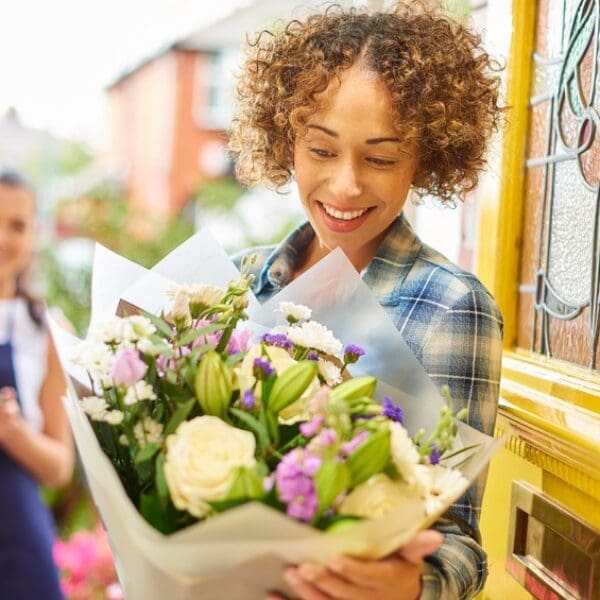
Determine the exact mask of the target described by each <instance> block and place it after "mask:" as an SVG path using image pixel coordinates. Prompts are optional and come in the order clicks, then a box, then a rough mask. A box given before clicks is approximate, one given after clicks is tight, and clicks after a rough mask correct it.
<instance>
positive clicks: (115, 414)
mask: <svg viewBox="0 0 600 600" xmlns="http://www.w3.org/2000/svg"><path fill="white" fill-rule="evenodd" d="M124 418H125V415H124V414H123V413H122V412H121V411H120V410H109V411H108V412H107V413H106V414H105V415H104V418H103V419H102V421H104V422H105V423H108V424H109V425H120V424H121V423H122V422H123V419H124Z"/></svg>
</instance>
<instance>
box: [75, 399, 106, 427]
mask: <svg viewBox="0 0 600 600" xmlns="http://www.w3.org/2000/svg"><path fill="white" fill-rule="evenodd" d="M81 408H83V410H84V412H85V413H86V414H88V415H89V416H90V419H92V420H93V421H103V420H104V416H105V415H106V412H107V411H108V404H107V403H106V400H105V399H104V398H99V397H98V396H87V397H85V398H82V399H81Z"/></svg>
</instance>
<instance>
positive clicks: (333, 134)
mask: <svg viewBox="0 0 600 600" xmlns="http://www.w3.org/2000/svg"><path fill="white" fill-rule="evenodd" d="M306 127H307V128H308V129H318V130H319V131H322V132H323V133H325V134H327V135H329V136H331V137H334V138H339V137H340V135H339V133H337V132H335V131H333V130H332V129H328V128H327V127H323V126H322V125H307V126H306ZM365 141H366V143H367V144H370V145H372V144H381V143H383V142H400V138H397V137H376V138H369V139H368V140H365Z"/></svg>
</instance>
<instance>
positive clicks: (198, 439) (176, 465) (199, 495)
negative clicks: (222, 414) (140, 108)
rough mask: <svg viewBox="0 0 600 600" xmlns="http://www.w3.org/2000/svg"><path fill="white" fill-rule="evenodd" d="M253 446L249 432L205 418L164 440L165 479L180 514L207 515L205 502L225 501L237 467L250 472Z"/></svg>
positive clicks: (178, 430)
mask: <svg viewBox="0 0 600 600" xmlns="http://www.w3.org/2000/svg"><path fill="white" fill-rule="evenodd" d="M255 446H256V442H255V439H254V436H253V435H252V434H251V433H250V432H249V431H244V430H242V429H236V428H235V427H231V425H228V424H227V423H225V422H224V421H222V420H221V419H219V418H218V417H213V416H209V415H205V416H202V417H196V418H194V419H192V420H191V421H185V422H183V423H182V424H181V425H180V426H179V427H178V428H177V431H176V432H175V433H174V434H173V435H170V436H169V437H168V438H167V455H166V459H165V478H166V480H167V486H168V488H169V492H170V494H171V498H172V500H173V504H174V505H175V506H176V507H177V508H178V509H180V510H187V511H188V512H189V513H191V514H192V515H194V516H195V517H198V518H202V517H205V516H206V515H207V514H208V513H209V512H210V506H209V505H208V504H207V501H214V500H223V499H224V498H226V497H227V494H228V492H229V488H230V487H231V483H232V478H233V475H234V473H235V470H236V469H237V468H238V467H248V468H252V467H254V465H255V464H256V460H255V458H254V451H255Z"/></svg>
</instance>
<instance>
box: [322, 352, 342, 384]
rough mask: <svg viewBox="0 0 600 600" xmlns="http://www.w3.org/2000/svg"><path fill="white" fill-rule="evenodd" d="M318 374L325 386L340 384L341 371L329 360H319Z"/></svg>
mask: <svg viewBox="0 0 600 600" xmlns="http://www.w3.org/2000/svg"><path fill="white" fill-rule="evenodd" d="M318 366H319V373H321V376H322V377H323V379H324V380H325V383H326V384H327V385H331V386H333V385H337V384H338V383H341V382H342V370H341V369H340V368H339V367H338V366H337V365H334V364H333V363H332V362H331V361H330V360H324V359H322V358H320V359H319V362H318Z"/></svg>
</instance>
